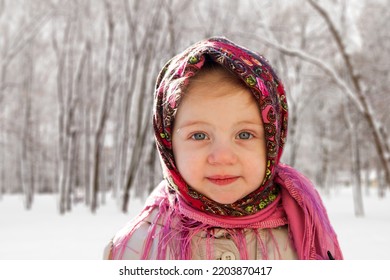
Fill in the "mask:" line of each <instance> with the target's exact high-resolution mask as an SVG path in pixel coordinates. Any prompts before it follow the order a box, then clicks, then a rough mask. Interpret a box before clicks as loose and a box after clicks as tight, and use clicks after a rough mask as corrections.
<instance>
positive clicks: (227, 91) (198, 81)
mask: <svg viewBox="0 0 390 280" xmlns="http://www.w3.org/2000/svg"><path fill="white" fill-rule="evenodd" d="M237 93H240V94H242V95H244V96H243V99H248V100H249V101H250V100H251V99H252V98H253V97H251V96H252V94H251V92H250V90H249V88H247V87H246V85H245V84H244V83H243V82H242V81H241V80H240V79H239V78H238V77H237V76H235V75H234V74H232V73H230V72H229V71H227V70H225V69H223V68H222V67H212V68H207V69H205V70H201V71H199V73H197V74H196V75H195V76H194V77H192V78H190V80H189V84H188V87H187V89H186V90H185V92H184V94H183V97H184V98H186V97H191V96H198V97H223V96H228V95H231V94H237ZM253 99H254V98H253Z"/></svg>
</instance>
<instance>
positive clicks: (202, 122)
mask: <svg viewBox="0 0 390 280" xmlns="http://www.w3.org/2000/svg"><path fill="white" fill-rule="evenodd" d="M246 124H249V125H255V126H260V127H263V121H262V120H261V121H260V123H257V122H255V121H247V120H245V121H239V122H238V123H236V124H235V125H237V126H238V125H246ZM194 125H210V124H209V123H208V122H205V121H198V120H194V121H187V122H184V123H183V124H182V125H181V126H180V127H178V128H177V129H182V128H186V127H189V126H194Z"/></svg>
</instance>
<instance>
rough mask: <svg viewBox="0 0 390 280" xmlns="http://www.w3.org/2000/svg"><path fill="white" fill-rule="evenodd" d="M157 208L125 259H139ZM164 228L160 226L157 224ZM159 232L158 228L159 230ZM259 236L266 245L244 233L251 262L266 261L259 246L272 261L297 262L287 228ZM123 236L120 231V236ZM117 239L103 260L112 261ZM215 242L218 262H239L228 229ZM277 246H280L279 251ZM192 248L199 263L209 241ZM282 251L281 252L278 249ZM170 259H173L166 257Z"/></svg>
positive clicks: (138, 231)
mask: <svg viewBox="0 0 390 280" xmlns="http://www.w3.org/2000/svg"><path fill="white" fill-rule="evenodd" d="M157 211H158V210H157V209H155V210H154V211H153V212H152V213H151V214H150V215H149V216H148V217H146V219H145V220H144V221H142V222H141V224H140V225H139V227H138V228H137V229H136V230H135V232H134V234H133V235H132V236H131V238H130V239H129V241H128V243H127V248H126V250H125V252H124V255H123V259H128V260H139V259H140V256H141V254H142V251H143V246H144V242H145V237H146V236H147V234H148V230H149V227H150V226H151V223H152V221H153V220H154V217H155V216H156V215H157ZM158 227H160V228H161V225H158ZM157 230H158V229H157ZM258 231H259V234H260V237H261V240H262V243H263V245H261V244H259V243H260V242H259V241H258V239H257V238H256V235H255V233H254V232H253V230H249V229H248V230H245V238H246V241H247V248H248V256H249V259H258V260H260V259H263V256H262V253H261V252H262V250H261V249H260V246H265V247H266V251H267V252H268V258H269V259H286V260H291V259H297V254H296V252H295V249H294V247H293V244H292V242H291V240H290V238H289V236H288V229H287V226H283V227H279V228H274V229H259V230H258ZM120 234H121V233H120V232H119V233H118V235H120ZM117 238H118V236H115V237H114V238H113V241H111V242H110V243H109V244H108V245H107V246H106V248H105V250H104V259H110V258H111V257H110V252H111V248H112V246H113V242H115V240H116V239H117ZM214 238H215V240H214V242H213V245H214V246H213V248H214V252H213V256H215V259H217V260H221V259H222V260H239V259H240V254H239V251H238V248H237V246H236V245H235V243H234V242H233V240H232V239H231V238H230V236H229V235H228V234H227V232H226V230H224V229H218V230H216V231H215V233H214ZM157 244H158V240H157V238H155V239H154V240H153V244H152V249H151V252H150V254H149V259H156V256H157V252H156V248H157ZM275 244H278V245H277V246H278V248H277V247H276V245H275ZM191 245H192V246H191V248H193V252H192V259H194V260H200V259H207V256H206V238H205V233H204V234H198V235H195V236H194V237H193V239H192V240H191ZM278 249H279V250H278ZM167 258H168V259H170V257H169V256H168V257H167Z"/></svg>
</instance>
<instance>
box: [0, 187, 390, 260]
mask: <svg viewBox="0 0 390 280" xmlns="http://www.w3.org/2000/svg"><path fill="white" fill-rule="evenodd" d="M323 200H324V203H325V205H326V207H327V209H328V214H329V217H330V219H331V221H332V223H333V226H334V228H335V230H336V232H337V234H338V236H339V241H340V245H341V247H342V249H343V253H344V257H345V258H346V259H367V260H379V259H382V260H390V193H387V196H386V197H385V198H384V199H378V197H377V196H376V194H374V192H372V194H371V196H369V197H365V198H364V206H365V211H366V216H365V217H364V218H356V217H355V216H354V214H353V204H352V194H351V190H350V189H343V190H340V191H338V192H337V193H336V192H333V193H331V195H330V196H329V197H327V196H323ZM131 205H132V208H131V211H130V213H128V214H127V215H125V214H122V213H121V212H120V211H119V210H118V208H117V207H116V206H115V204H114V201H113V200H110V199H108V202H107V204H106V205H104V206H102V207H101V208H99V209H98V211H97V213H96V214H94V215H93V214H91V213H90V212H89V210H88V209H87V208H85V207H84V206H83V205H76V206H75V207H74V209H73V210H72V212H70V213H67V214H65V215H63V216H61V215H59V214H58V211H57V208H56V199H55V197H54V196H36V197H35V202H34V205H33V209H32V210H30V211H26V210H24V208H23V203H22V200H21V197H19V196H10V195H8V196H4V197H3V198H2V200H0V259H3V260H4V259H11V260H12V259H13V260H17V259H25V260H30V259H38V260H43V259H55V260H72V259H76V260H82V259H89V260H98V259H101V258H102V252H103V248H104V246H105V244H106V243H107V242H108V240H109V239H110V238H111V237H112V235H113V234H114V233H115V232H116V231H117V230H118V229H119V228H121V227H122V226H123V225H124V224H125V223H126V222H127V221H128V220H129V219H130V218H131V217H133V216H134V215H135V214H136V213H137V212H138V211H139V209H140V208H141V205H142V202H141V201H139V200H136V201H132V204H131Z"/></svg>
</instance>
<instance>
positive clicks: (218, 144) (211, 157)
mask: <svg viewBox="0 0 390 280" xmlns="http://www.w3.org/2000/svg"><path fill="white" fill-rule="evenodd" d="M237 159H238V158H237V154H236V152H235V150H234V147H233V143H231V142H229V141H215V142H214V143H213V145H212V146H211V149H210V152H209V154H208V157H207V161H208V163H209V164H212V165H217V164H220V165H232V164H235V163H236V162H237Z"/></svg>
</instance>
